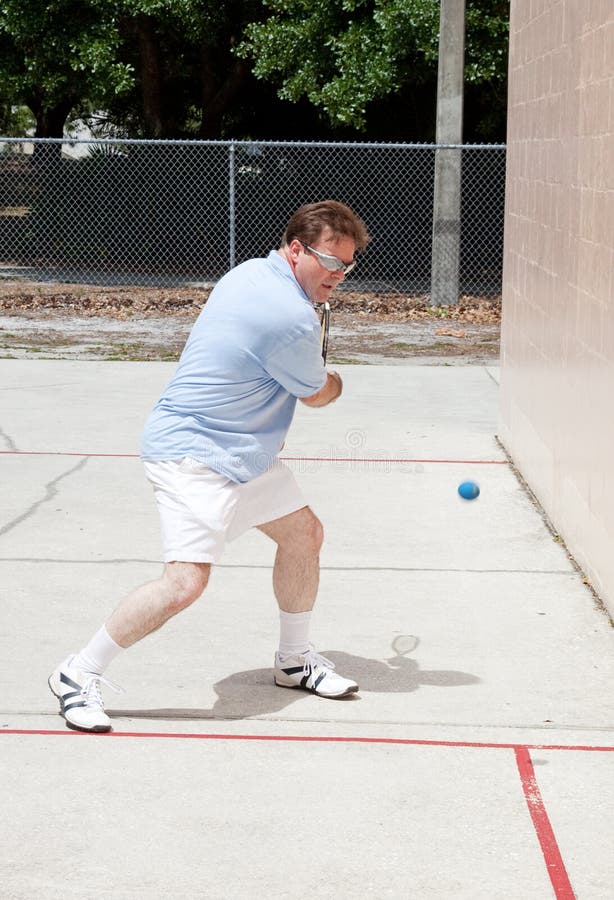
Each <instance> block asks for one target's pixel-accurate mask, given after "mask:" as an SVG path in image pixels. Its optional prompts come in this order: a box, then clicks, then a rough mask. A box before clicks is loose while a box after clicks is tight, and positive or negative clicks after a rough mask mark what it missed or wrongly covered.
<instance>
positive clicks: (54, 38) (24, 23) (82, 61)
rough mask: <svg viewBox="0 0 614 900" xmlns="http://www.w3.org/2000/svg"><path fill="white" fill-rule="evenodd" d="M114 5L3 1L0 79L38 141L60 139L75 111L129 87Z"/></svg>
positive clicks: (103, 1) (86, 0) (107, 1)
mask: <svg viewBox="0 0 614 900" xmlns="http://www.w3.org/2000/svg"><path fill="white" fill-rule="evenodd" d="M116 18H117V5H116V3H115V2H114V0H52V2H43V0H27V2H23V0H3V2H2V4H1V5H0V75H1V76H2V79H3V82H4V91H5V93H6V94H10V95H11V101H12V103H13V104H25V105H27V106H28V107H29V109H30V110H31V111H32V114H33V115H34V117H35V119H36V135H35V136H36V137H55V138H57V137H62V135H63V128H64V123H65V122H66V119H67V117H68V115H69V113H70V112H71V110H72V109H73V108H74V107H75V106H77V105H78V104H79V103H80V102H82V101H84V100H90V101H95V100H96V98H97V97H99V96H101V94H102V93H104V92H107V93H108V92H120V91H122V90H125V89H126V87H127V86H128V85H129V84H130V80H131V72H130V69H129V67H127V66H126V65H125V64H123V63H121V62H118V61H117V59H116V49H117V45H118V40H119V35H118V31H117V27H116Z"/></svg>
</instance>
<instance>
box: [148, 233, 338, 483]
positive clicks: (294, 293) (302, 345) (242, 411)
mask: <svg viewBox="0 0 614 900" xmlns="http://www.w3.org/2000/svg"><path fill="white" fill-rule="evenodd" d="M325 382H326V371H325V368H324V364H323V362H322V356H321V352H320V323H319V321H318V316H317V315H316V312H315V310H314V308H313V306H312V304H311V303H310V301H309V299H308V297H307V295H306V294H305V292H304V291H303V289H302V288H301V286H300V285H299V283H298V282H297V280H296V279H295V277H294V275H293V274H292V270H291V268H290V266H289V264H288V262H287V261H286V260H285V259H284V257H283V256H281V255H280V254H279V253H278V252H277V251H275V250H273V251H271V253H270V254H269V256H268V257H267V258H266V259H252V260H249V261H248V262H245V263H242V264H241V265H239V266H237V267H236V268H235V269H232V270H231V271H230V272H229V273H228V274H227V275H225V276H224V277H223V278H222V279H221V280H220V281H219V282H218V284H217V285H216V287H215V288H214V289H213V291H212V292H211V295H210V297H209V300H208V301H207V303H206V305H205V306H204V307H203V309H202V312H201V313H200V315H199V317H198V319H197V320H196V322H195V324H194V327H193V328H192V331H191V333H190V336H189V338H188V341H187V343H186V345H185V348H184V350H183V353H182V355H181V359H180V360H179V365H178V367H177V371H176V372H175V375H174V377H173V379H172V380H171V382H170V384H169V385H168V387H167V388H166V390H165V391H164V393H163V395H162V397H161V398H160V400H159V401H158V403H157V404H156V406H155V407H154V409H153V411H152V413H151V415H150V416H149V419H148V420H147V423H146V426H145V432H144V434H143V441H142V447H141V456H142V458H143V459H144V460H170V459H181V458H183V457H184V456H191V457H193V458H194V459H197V460H199V461H200V462H203V463H205V464H206V465H208V466H210V467H211V468H212V469H214V470H215V471H216V472H220V473H221V474H223V475H226V476H227V477H228V478H230V479H231V480H232V481H235V482H245V481H250V480H251V479H252V478H255V477H256V476H257V475H261V474H262V473H263V472H266V471H267V469H269V468H270V466H271V464H272V463H273V460H274V459H275V457H276V456H277V454H278V453H279V450H280V448H281V445H282V443H283V442H284V440H285V438H286V434H287V432H288V429H289V427H290V423H291V422H292V417H293V415H294V410H295V407H296V400H297V397H309V396H311V395H312V394H315V393H316V391H318V390H320V388H321V387H323V385H324V383H325Z"/></svg>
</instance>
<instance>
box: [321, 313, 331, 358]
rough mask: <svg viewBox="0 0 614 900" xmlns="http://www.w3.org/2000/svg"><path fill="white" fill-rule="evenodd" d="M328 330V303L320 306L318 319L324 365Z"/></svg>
mask: <svg viewBox="0 0 614 900" xmlns="http://www.w3.org/2000/svg"><path fill="white" fill-rule="evenodd" d="M329 328H330V303H328V302H325V303H324V304H323V305H322V315H321V317H320V329H321V330H320V347H321V349H322V359H323V361H324V364H326V356H327V353H328V330H329Z"/></svg>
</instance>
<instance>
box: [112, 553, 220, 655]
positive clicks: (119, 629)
mask: <svg viewBox="0 0 614 900" xmlns="http://www.w3.org/2000/svg"><path fill="white" fill-rule="evenodd" d="M210 570H211V566H210V564H209V563H192V562H171V563H167V564H166V565H165V567H164V571H163V573H162V576H161V577H160V578H158V579H156V580H155V581H150V582H148V583H147V584H143V585H141V586H140V587H138V588H136V590H134V591H132V592H131V593H130V594H128V596H127V597H125V598H124V599H123V600H122V601H121V603H120V604H119V606H118V607H117V609H115V611H114V612H113V613H112V614H111V616H110V618H109V619H108V621H107V623H106V629H107V631H108V633H109V636H110V637H111V638H112V639H113V640H114V641H115V642H116V643H117V644H119V646H120V647H124V648H125V647H130V646H131V645H132V644H135V643H136V642H137V641H140V640H141V638H144V637H145V636H146V635H148V634H151V633H152V632H153V631H156V629H158V628H160V627H161V626H162V625H164V623H165V622H167V621H168V620H169V619H170V618H172V617H173V616H175V615H176V614H177V613H178V612H181V610H182V609H185V608H186V607H188V606H190V604H191V603H193V602H194V601H195V600H197V599H198V598H199V597H200V595H201V594H202V592H203V591H204V589H205V587H206V586H207V582H208V580H209V572H210Z"/></svg>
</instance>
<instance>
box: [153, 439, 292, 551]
mask: <svg viewBox="0 0 614 900" xmlns="http://www.w3.org/2000/svg"><path fill="white" fill-rule="evenodd" d="M145 472H146V473H147V477H148V478H149V480H150V481H151V483H152V484H153V489H154V494H155V497H156V501H157V504H158V511H159V513H160V525H161V530H162V546H163V551H164V560H165V562H178V561H181V562H207V563H215V562H217V561H218V560H219V558H220V557H221V555H222V553H223V550H224V546H225V543H226V541H233V540H234V539H235V538H237V537H239V536H240V535H241V534H243V533H244V532H245V531H247V530H248V529H249V528H253V527H254V526H256V525H264V524H265V523H266V522H272V521H273V520H274V519H280V518H281V517H282V516H287V515H289V513H292V512H296V510H298V509H302V508H303V507H304V506H306V505H307V504H306V503H305V499H304V497H303V495H302V493H301V489H300V488H299V486H298V484H297V483H296V480H295V478H294V475H293V474H292V472H291V471H290V469H288V468H287V467H286V466H285V465H284V464H283V463H282V462H280V461H279V460H276V462H275V463H274V465H273V466H272V467H271V468H270V469H269V471H268V472H265V473H264V475H259V476H258V477H257V478H254V479H252V480H251V481H247V482H245V483H244V484H237V483H236V482H234V481H230V479H229V478H226V476H225V475H220V474H219V472H214V471H213V469H210V468H209V467H208V466H205V465H203V464H202V463H199V462H197V460H195V459H191V458H190V457H189V456H188V457H185V459H181V460H170V461H165V462H145Z"/></svg>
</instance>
